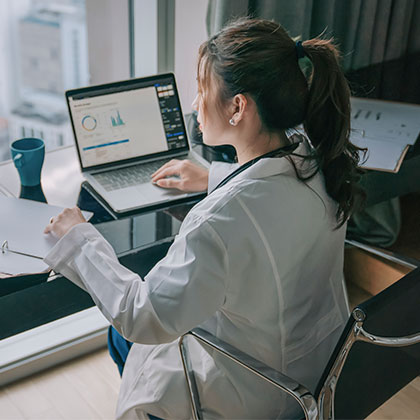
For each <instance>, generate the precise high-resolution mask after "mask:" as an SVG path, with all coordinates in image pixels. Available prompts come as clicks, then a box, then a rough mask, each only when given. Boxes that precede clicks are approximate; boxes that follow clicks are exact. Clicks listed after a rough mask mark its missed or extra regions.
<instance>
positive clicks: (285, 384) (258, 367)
mask: <svg viewBox="0 0 420 420" xmlns="http://www.w3.org/2000/svg"><path fill="white" fill-rule="evenodd" d="M187 335H190V336H192V337H194V338H195V339H196V340H198V341H199V342H200V343H202V344H204V345H206V346H208V347H210V348H212V349H213V350H216V351H217V352H218V353H220V354H223V355H224V356H226V357H227V358H229V359H231V360H232V361H234V362H235V363H237V364H239V365H240V366H242V367H243V368H245V369H247V370H249V371H250V372H252V373H253V374H255V375H257V376H259V377H260V378H262V379H263V380H265V381H267V382H269V383H271V384H272V385H273V386H275V387H277V388H279V389H281V390H282V391H284V392H286V393H287V394H289V395H290V396H292V397H293V398H294V399H295V400H296V401H297V402H298V403H299V405H300V406H301V408H302V410H303V412H304V413H305V418H306V419H307V420H314V419H317V418H318V407H317V403H316V401H315V398H314V397H313V395H312V394H311V393H310V392H309V391H308V390H307V389H306V388H305V387H304V386H303V385H301V384H299V383H298V382H296V381H295V380H293V379H292V378H290V377H288V376H286V375H284V374H282V373H280V372H278V371H277V370H275V369H272V368H270V367H269V366H267V365H266V364H265V363H263V362H261V361H259V360H257V359H255V358H254V357H252V356H250V355H248V354H246V353H244V352H243V351H241V350H238V349H237V348H236V347H234V346H232V345H230V344H228V343H226V342H224V341H222V340H220V339H218V338H217V337H215V336H213V335H212V334H210V333H208V332H207V331H205V330H203V329H201V328H195V329H193V330H192V331H189V332H188V333H186V334H184V335H183V336H182V337H181V338H180V340H179V348H180V352H181V358H182V361H183V365H184V373H185V376H186V380H187V384H188V388H189V391H190V397H191V404H192V407H193V417H194V418H202V417H201V413H200V411H199V410H200V408H199V399H198V394H197V388H196V385H195V380H194V377H193V371H192V369H191V367H190V366H189V360H188V358H187V352H186V349H185V346H184V345H183V340H184V338H185V336H187Z"/></svg>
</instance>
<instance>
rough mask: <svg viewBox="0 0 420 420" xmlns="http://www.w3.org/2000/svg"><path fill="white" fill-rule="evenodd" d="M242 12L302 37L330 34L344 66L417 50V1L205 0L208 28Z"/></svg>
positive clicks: (217, 26) (419, 47) (349, 67)
mask: <svg viewBox="0 0 420 420" xmlns="http://www.w3.org/2000/svg"><path fill="white" fill-rule="evenodd" d="M247 15H251V16H254V17H261V18H265V19H273V20H275V21H276V22H279V23H280V24H281V25H282V26H284V27H285V28H286V29H287V30H288V31H289V33H290V35H291V36H292V37H298V36H300V37H301V38H302V39H303V40H305V39H308V38H313V37H315V36H317V35H319V34H320V33H322V32H324V31H325V34H326V36H334V38H335V39H336V41H337V42H338V44H339V45H340V49H341V52H342V53H343V56H344V60H343V66H344V69H345V70H354V69H359V68H362V67H366V66H369V65H371V64H376V63H381V62H383V61H389V60H393V59H397V58H400V57H402V56H404V55H405V54H406V53H414V52H419V51H420V0H293V1H291V0H209V2H208V11H207V30H208V33H209V35H211V34H214V33H215V32H217V31H218V30H220V29H221V28H222V27H223V26H224V25H225V24H226V23H227V22H229V21H230V20H232V19H234V18H237V17H240V16H247Z"/></svg>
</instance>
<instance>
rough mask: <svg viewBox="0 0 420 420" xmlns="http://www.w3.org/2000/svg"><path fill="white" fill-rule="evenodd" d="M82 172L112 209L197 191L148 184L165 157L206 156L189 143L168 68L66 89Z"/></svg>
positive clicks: (198, 159) (145, 204)
mask: <svg viewBox="0 0 420 420" xmlns="http://www.w3.org/2000/svg"><path fill="white" fill-rule="evenodd" d="M66 100H67V105H68V109H69V113H70V119H71V124H72V128H73V133H74V138H75V143H76V148H77V153H78V156H79V161H80V166H81V170H82V173H83V175H84V177H85V178H86V180H87V181H88V182H89V184H90V185H91V187H92V188H93V189H94V190H95V191H96V192H97V193H98V194H99V195H100V196H101V197H102V198H103V200H104V201H105V202H106V203H107V204H108V205H109V206H110V207H111V208H112V210H114V211H115V212H116V213H124V212H127V211H131V210H136V209H141V208H144V207H149V206H155V205H158V204H161V203H170V202H172V201H176V200H181V199H184V198H188V197H193V196H197V195H200V194H203V193H202V192H201V193H184V192H181V191H179V190H174V189H170V190H168V189H164V188H160V187H158V186H157V185H153V184H152V182H151V180H150V175H151V174H152V173H153V172H155V171H156V170H157V169H158V168H160V167H161V166H162V165H163V164H164V163H166V162H168V161H170V160H171V159H190V160H193V161H195V163H198V164H201V165H202V166H204V167H208V162H207V161H206V160H204V159H203V158H202V157H201V156H199V155H198V154H197V153H195V152H193V151H192V150H191V149H190V145H189V142H188V138H187V132H186V129H185V123H184V119H183V114H182V110H181V104H180V101H179V96H178V91H177V88H176V83H175V76H174V74H172V73H167V74H161V75H156V76H151V77H144V78H137V79H131V80H125V81H121V82H116V83H107V84H103V85H98V86H90V87H84V88H79V89H72V90H68V91H66Z"/></svg>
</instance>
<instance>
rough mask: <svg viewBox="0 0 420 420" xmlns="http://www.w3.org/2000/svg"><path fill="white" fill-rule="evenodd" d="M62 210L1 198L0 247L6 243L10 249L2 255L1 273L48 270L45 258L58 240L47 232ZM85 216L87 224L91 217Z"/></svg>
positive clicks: (5, 250) (17, 199) (88, 213)
mask: <svg viewBox="0 0 420 420" xmlns="http://www.w3.org/2000/svg"><path fill="white" fill-rule="evenodd" d="M63 210H64V208H62V207H57V206H51V205H49V204H45V203H40V202H38V201H32V200H24V199H20V198H14V197H4V196H1V195H0V245H3V244H4V243H5V242H6V241H7V246H5V247H3V250H2V251H0V272H2V273H8V274H18V273H33V272H41V271H44V270H46V269H47V268H48V267H47V266H46V265H45V264H44V263H43V262H42V258H44V257H45V256H46V255H47V254H48V252H49V251H50V250H51V248H52V247H53V246H54V245H55V243H56V242H57V241H58V239H57V238H56V237H55V236H53V235H52V234H44V229H45V226H47V225H48V223H49V222H50V218H51V217H54V216H57V215H58V214H59V213H61V212H62V211H63ZM83 215H84V216H85V218H86V219H87V220H88V219H89V218H90V217H91V216H92V213H90V212H83ZM11 251H14V252H15V253H13V252H11ZM16 252H18V253H21V254H26V255H20V254H16ZM10 254H14V255H13V256H11V255H10ZM13 267H15V268H14V269H13Z"/></svg>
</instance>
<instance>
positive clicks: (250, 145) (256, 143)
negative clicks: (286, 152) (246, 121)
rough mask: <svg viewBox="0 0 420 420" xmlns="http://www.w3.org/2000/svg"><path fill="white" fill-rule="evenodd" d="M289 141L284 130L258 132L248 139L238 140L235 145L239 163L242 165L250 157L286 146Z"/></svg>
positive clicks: (253, 157) (250, 158)
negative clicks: (266, 132) (279, 131)
mask: <svg viewBox="0 0 420 420" xmlns="http://www.w3.org/2000/svg"><path fill="white" fill-rule="evenodd" d="M288 144H289V141H288V139H287V136H286V134H285V133H284V132H281V133H279V134H260V135H257V136H256V137H252V138H250V139H249V141H241V142H238V144H237V145H234V146H235V149H236V154H237V158H238V163H239V165H243V164H245V163H247V162H249V161H250V160H252V159H255V158H257V157H259V156H262V155H264V154H266V153H269V152H272V151H273V150H276V149H279V148H281V147H284V146H287V145H288Z"/></svg>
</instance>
